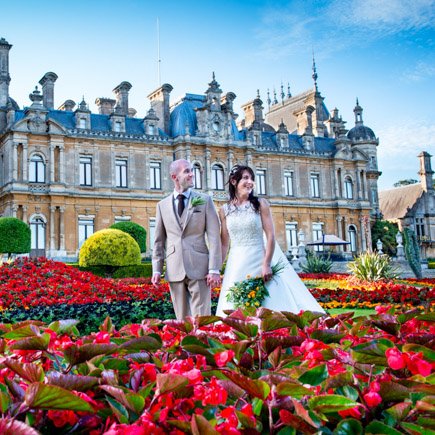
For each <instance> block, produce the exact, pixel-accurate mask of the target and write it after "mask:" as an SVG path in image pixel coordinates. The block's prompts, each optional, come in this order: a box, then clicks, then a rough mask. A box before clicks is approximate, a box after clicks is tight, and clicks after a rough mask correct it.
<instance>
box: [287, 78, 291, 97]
mask: <svg viewBox="0 0 435 435" xmlns="http://www.w3.org/2000/svg"><path fill="white" fill-rule="evenodd" d="M291 96H292V93H291V92H290V83H289V82H287V98H291Z"/></svg>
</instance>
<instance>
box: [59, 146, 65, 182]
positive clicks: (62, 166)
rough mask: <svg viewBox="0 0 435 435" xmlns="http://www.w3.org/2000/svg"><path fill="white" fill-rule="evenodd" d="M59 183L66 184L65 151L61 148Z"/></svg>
mask: <svg viewBox="0 0 435 435" xmlns="http://www.w3.org/2000/svg"><path fill="white" fill-rule="evenodd" d="M59 183H65V149H64V147H63V145H62V146H60V147H59Z"/></svg>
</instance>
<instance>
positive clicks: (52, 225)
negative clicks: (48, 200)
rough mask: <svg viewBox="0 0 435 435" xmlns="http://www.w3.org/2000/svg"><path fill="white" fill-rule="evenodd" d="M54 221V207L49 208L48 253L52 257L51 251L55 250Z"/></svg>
mask: <svg viewBox="0 0 435 435" xmlns="http://www.w3.org/2000/svg"><path fill="white" fill-rule="evenodd" d="M55 219H56V207H55V206H50V251H51V255H53V251H54V250H55V249H56V234H55Z"/></svg>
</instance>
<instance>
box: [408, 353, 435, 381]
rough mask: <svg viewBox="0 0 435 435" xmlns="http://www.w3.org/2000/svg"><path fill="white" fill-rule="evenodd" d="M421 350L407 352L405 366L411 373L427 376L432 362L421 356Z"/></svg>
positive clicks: (430, 370)
mask: <svg viewBox="0 0 435 435" xmlns="http://www.w3.org/2000/svg"><path fill="white" fill-rule="evenodd" d="M422 356H423V354H422V353H421V352H419V353H416V354H412V355H411V354H408V364H407V367H408V369H409V370H410V372H411V373H412V374H413V375H421V376H424V377H426V376H429V375H430V374H431V372H432V364H430V363H429V362H427V361H425V360H424V359H423V358H422Z"/></svg>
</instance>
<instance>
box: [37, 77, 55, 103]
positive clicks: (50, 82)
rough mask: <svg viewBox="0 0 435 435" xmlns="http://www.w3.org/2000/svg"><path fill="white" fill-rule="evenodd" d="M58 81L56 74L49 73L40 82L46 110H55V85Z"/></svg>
mask: <svg viewBox="0 0 435 435" xmlns="http://www.w3.org/2000/svg"><path fill="white" fill-rule="evenodd" d="M56 80H57V74H55V73H54V72H48V73H46V74H45V75H44V77H42V79H41V80H39V84H40V85H41V86H42V95H43V103H42V104H43V105H44V106H45V108H46V109H53V108H54V83H55V82H56Z"/></svg>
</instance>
